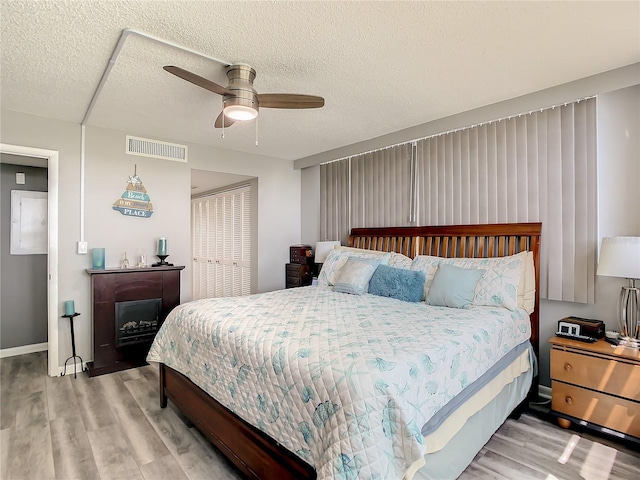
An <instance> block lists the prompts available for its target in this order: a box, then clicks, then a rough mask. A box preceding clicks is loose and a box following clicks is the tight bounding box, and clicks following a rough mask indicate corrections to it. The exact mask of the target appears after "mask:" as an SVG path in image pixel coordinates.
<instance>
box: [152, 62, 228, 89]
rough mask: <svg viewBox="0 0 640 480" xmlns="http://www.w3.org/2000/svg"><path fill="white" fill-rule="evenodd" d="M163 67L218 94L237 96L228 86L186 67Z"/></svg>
mask: <svg viewBox="0 0 640 480" xmlns="http://www.w3.org/2000/svg"><path fill="white" fill-rule="evenodd" d="M162 68H164V69H165V70H166V71H167V72H169V73H173V74H174V75H175V76H176V77H180V78H182V79H183V80H186V81H187V82H191V83H193V84H194V85H197V86H199V87H202V88H204V89H206V90H209V91H210V92H213V93H217V94H218V95H233V96H235V94H234V93H233V92H232V91H231V90H229V89H228V88H226V87H223V86H222V85H218V84H217V83H214V82H212V81H211V80H207V79H206V78H204V77H201V76H200V75H196V74H195V73H191V72H189V71H187V70H185V69H184V68H180V67H174V66H173V65H167V66H164V67H162Z"/></svg>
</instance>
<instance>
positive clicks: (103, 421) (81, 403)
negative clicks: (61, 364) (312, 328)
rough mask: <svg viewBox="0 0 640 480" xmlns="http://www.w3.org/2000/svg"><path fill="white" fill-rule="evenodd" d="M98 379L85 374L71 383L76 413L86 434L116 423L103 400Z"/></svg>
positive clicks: (102, 392) (105, 401) (103, 396)
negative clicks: (77, 412)
mask: <svg viewBox="0 0 640 480" xmlns="http://www.w3.org/2000/svg"><path fill="white" fill-rule="evenodd" d="M99 378H100V377H94V378H89V377H88V376H87V375H86V374H82V375H78V377H77V378H75V379H73V382H71V385H72V387H73V391H74V393H75V395H76V404H77V405H78V411H79V412H80V415H81V416H82V421H83V422H84V426H85V428H86V429H87V431H88V432H90V431H92V430H98V429H100V428H102V427H106V426H109V425H113V424H115V423H116V420H115V418H114V417H113V414H112V413H111V408H109V403H108V402H107V400H106V399H105V394H104V391H103V388H102V384H101V383H100V382H99V381H98V379H99Z"/></svg>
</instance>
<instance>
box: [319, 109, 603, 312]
mask: <svg viewBox="0 0 640 480" xmlns="http://www.w3.org/2000/svg"><path fill="white" fill-rule="evenodd" d="M414 144H415V149H413V150H412V149H411V148H410V144H405V145H400V146H397V147H390V148H388V149H385V150H381V151H377V152H373V153H368V154H365V155H360V156H358V157H353V158H351V159H350V168H349V159H347V160H341V161H339V162H337V163H341V165H342V166H341V170H340V172H346V174H347V175H348V176H350V185H351V190H350V191H349V190H348V189H345V188H344V186H342V190H341V191H340V201H339V202H340V203H341V204H342V203H345V202H346V200H345V199H349V201H350V203H351V210H350V211H351V214H350V215H349V208H341V209H336V208H335V204H336V202H337V198H336V197H334V196H333V193H334V192H329V191H327V190H325V189H324V188H323V186H324V185H325V184H326V183H327V182H330V183H333V184H340V185H342V184H341V181H340V180H339V179H338V178H335V177H336V176H337V175H340V172H338V171H336V169H335V167H334V168H333V169H331V170H330V169H328V168H327V167H328V166H329V165H333V164H327V165H322V166H321V169H320V179H321V214H322V215H323V220H322V221H321V236H322V238H323V239H325V240H326V239H340V240H342V241H345V240H346V238H347V237H348V233H349V230H350V228H352V227H356V226H358V227H360V226H366V227H373V226H399V225H409V224H411V222H410V221H409V220H410V218H413V217H412V213H413V212H412V211H411V208H410V207H411V206H412V205H413V202H412V199H411V195H410V192H415V210H416V212H415V213H416V215H417V224H418V225H456V224H475V223H505V222H538V221H540V222H542V228H543V234H542V246H541V271H540V290H541V291H540V295H541V296H542V297H543V298H548V299H551V300H564V301H573V302H583V303H587V302H588V303H593V302H594V301H595V266H596V248H597V237H596V235H597V197H596V194H597V185H596V99H595V98H591V99H587V100H584V101H579V102H574V103H570V104H567V105H564V106H559V107H554V108H549V109H546V110H542V111H539V112H532V113H528V114H523V115H518V116H515V117H512V118H509V119H503V120H499V121H495V122H491V123H487V124H483V125H479V126H474V127H471V128H466V129H463V130H458V131H455V132H450V133H446V134H442V135H438V136H434V137H430V138H425V139H421V140H418V141H416V142H414ZM412 151H413V154H412ZM407 157H408V159H407ZM383 159H386V160H383ZM387 160H388V161H389V163H388V164H387V163H385V162H386V161H387ZM393 162H396V163H395V164H394V163H393ZM381 165H384V168H381ZM414 175H415V178H416V180H417V188H415V190H414V189H412V188H411V186H412V185H411V183H412V180H411V179H412V178H414V177H413V176H414ZM355 186H357V187H358V188H355ZM364 199H368V200H364ZM379 199H383V200H379ZM329 206H331V207H329ZM323 207H324V209H323ZM361 207H362V208H364V209H365V213H364V214H363V213H362V212H361V210H360V209H361ZM327 208H333V209H334V211H336V212H338V211H340V212H341V213H342V214H344V215H346V216H347V218H339V219H332V222H333V224H334V225H335V226H336V229H335V230H332V231H328V230H323V228H322V227H323V224H324V214H323V212H324V211H326V209H327ZM371 210H374V211H375V212H372V211H371Z"/></svg>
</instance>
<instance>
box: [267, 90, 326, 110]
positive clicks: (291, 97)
mask: <svg viewBox="0 0 640 480" xmlns="http://www.w3.org/2000/svg"><path fill="white" fill-rule="evenodd" d="M258 102H259V104H260V108H320V107H323V106H324V98H322V97H316V96H314V95H298V94H295V93H260V94H258Z"/></svg>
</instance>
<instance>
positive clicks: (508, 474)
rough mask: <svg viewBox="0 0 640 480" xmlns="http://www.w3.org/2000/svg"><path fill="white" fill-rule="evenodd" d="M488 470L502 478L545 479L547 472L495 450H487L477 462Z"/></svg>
mask: <svg viewBox="0 0 640 480" xmlns="http://www.w3.org/2000/svg"><path fill="white" fill-rule="evenodd" d="M476 465H477V466H482V467H484V468H485V469H487V470H488V471H490V472H495V473H497V474H498V475H500V476H502V477H504V478H517V479H521V480H545V479H546V478H548V474H547V473H544V472H543V471H540V470H539V469H538V468H531V467H528V466H525V465H523V464H522V463H519V462H517V461H515V460H512V459H510V458H508V457H505V456H503V455H500V454H497V453H495V452H491V451H489V452H487V453H486V454H485V455H483V456H482V457H481V458H480V459H479V460H478V462H477V464H476Z"/></svg>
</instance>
